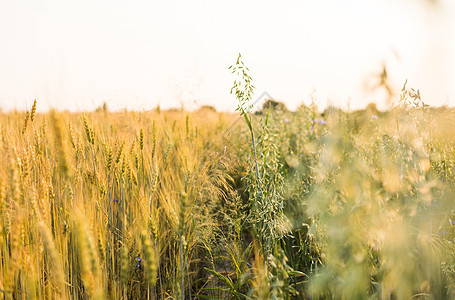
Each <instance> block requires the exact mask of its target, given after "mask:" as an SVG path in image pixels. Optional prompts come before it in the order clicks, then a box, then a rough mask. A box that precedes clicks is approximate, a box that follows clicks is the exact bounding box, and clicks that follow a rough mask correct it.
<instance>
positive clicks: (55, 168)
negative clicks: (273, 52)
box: [0, 91, 455, 299]
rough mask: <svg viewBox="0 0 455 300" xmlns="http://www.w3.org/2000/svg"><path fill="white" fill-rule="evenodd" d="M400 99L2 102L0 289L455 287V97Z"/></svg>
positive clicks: (191, 295)
mask: <svg viewBox="0 0 455 300" xmlns="http://www.w3.org/2000/svg"><path fill="white" fill-rule="evenodd" d="M407 95H408V94H407V93H406V91H404V92H402V100H403V101H402V102H403V103H405V102H406V100H407ZM406 103H408V105H405V106H399V107H396V108H394V109H391V110H389V111H386V112H379V111H377V110H376V109H375V107H374V105H370V106H368V107H367V109H365V110H361V111H354V112H343V111H341V110H337V109H335V108H329V109H326V110H325V111H324V112H323V113H321V112H319V111H318V110H317V108H316V107H315V106H305V105H302V106H301V107H299V108H298V109H297V110H296V111H294V112H290V111H287V110H286V108H285V107H282V106H279V105H276V106H273V105H272V104H273V102H270V101H269V103H268V104H269V105H268V107H267V105H266V106H265V107H264V109H263V110H262V111H261V112H258V113H256V114H249V113H246V112H244V111H243V112H242V114H243V115H244V117H245V118H241V117H239V116H238V114H232V113H231V114H227V113H217V112H215V111H214V110H211V109H210V108H203V109H200V110H198V111H195V112H191V113H190V112H185V111H160V110H159V109H156V110H154V111H150V112H127V111H125V112H118V113H114V112H109V111H107V110H106V109H105V110H102V109H100V110H98V111H96V112H92V113H85V114H82V113H65V112H56V111H50V112H48V113H45V114H43V113H36V105H37V104H36V102H35V104H34V105H33V107H32V108H31V109H30V111H27V112H10V113H2V114H1V115H0V124H1V129H0V130H1V131H0V147H1V149H2V155H1V158H0V164H1V168H0V215H1V226H0V234H1V237H0V249H1V250H0V253H1V261H0V289H1V290H0V291H1V295H2V296H3V298H4V299H35V298H40V299H43V298H53V299H453V297H455V246H454V238H455V202H454V200H453V199H454V195H455V193H454V191H455V190H454V187H455V177H454V172H455V148H454V141H455V130H454V125H455V123H454V121H453V120H455V112H454V111H453V110H451V109H449V108H430V107H418V105H411V102H409V101H408V102H406ZM414 104H415V103H414ZM38 105H39V103H38ZM245 120H247V122H245ZM250 125H251V127H250ZM250 128H251V130H250ZM251 133H254V135H253V136H252V135H251ZM252 137H253V138H252ZM253 141H254V143H253ZM253 146H254V147H253Z"/></svg>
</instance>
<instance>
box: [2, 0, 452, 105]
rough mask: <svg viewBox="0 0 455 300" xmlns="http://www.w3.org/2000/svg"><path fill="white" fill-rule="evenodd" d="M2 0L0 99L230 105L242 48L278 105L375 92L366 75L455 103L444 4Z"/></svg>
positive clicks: (366, 98)
mask: <svg viewBox="0 0 455 300" xmlns="http://www.w3.org/2000/svg"><path fill="white" fill-rule="evenodd" d="M428 2H430V1H424V0H394V1H393V0H307V1H237V0H230V1H223V2H219V1H213V0H212V1H202V0H196V1H176V0H169V1H137V0H134V1H133V0H129V1H115V0H109V1H95V0H92V1H84V0H79V1H63V0H55V1H50V0H47V1H38V0H30V1H16V0H15V1H2V3H1V4H0V107H1V108H2V109H3V110H4V111H5V110H9V109H11V108H19V109H25V108H30V106H31V103H32V102H33V99H34V98H37V100H38V107H39V108H40V109H41V110H45V109H48V108H50V107H53V108H58V109H71V110H85V109H94V108H96V107H97V106H99V105H101V104H102V103H103V102H104V101H106V102H107V103H108V106H109V107H110V108H112V109H121V108H124V107H126V108H128V109H138V110H142V109H146V110H148V109H151V108H153V107H155V106H156V105H157V104H160V105H161V107H179V106H180V104H181V103H183V104H184V106H185V107H186V108H190V109H191V108H194V107H195V106H196V105H202V104H208V105H214V106H215V107H216V108H217V109H219V110H233V109H234V108H235V107H236V102H235V99H234V97H233V96H231V95H230V94H229V91H230V88H231V86H232V83H233V79H234V78H233V77H232V74H230V72H229V71H228V69H227V68H228V67H229V65H231V64H232V63H234V62H235V59H236V58H237V54H238V53H239V52H241V53H242V56H243V58H244V61H245V63H246V65H247V66H249V68H250V70H251V75H252V77H253V80H254V84H255V86H256V88H257V90H256V91H257V92H256V95H257V96H259V95H260V94H261V93H262V92H263V91H267V92H268V93H269V94H271V95H272V96H273V97H274V98H275V99H277V100H281V101H284V102H285V103H286V104H287V105H288V107H290V108H295V107H296V106H297V105H299V104H301V103H302V102H304V103H307V104H308V103H309V101H310V100H309V99H310V96H309V95H310V94H311V93H312V92H313V91H314V90H315V91H316V92H315V93H313V95H314V96H315V101H316V103H317V104H318V105H319V106H320V107H324V106H325V105H326V104H327V103H332V104H335V105H338V106H343V107H347V106H348V105H350V107H351V108H359V107H364V106H365V105H366V104H368V103H369V102H372V101H376V102H377V103H378V105H379V106H380V107H385V103H384V95H383V94H381V93H380V92H376V93H372V92H371V91H368V88H367V86H368V82H371V81H372V78H373V76H375V75H376V74H379V73H380V72H381V71H382V64H383V63H385V64H386V65H387V67H388V71H389V76H390V78H391V82H392V85H393V87H394V88H395V89H396V90H399V89H401V87H402V85H403V83H404V81H405V80H406V79H408V86H409V87H414V88H416V89H417V88H418V89H420V90H421V94H422V97H423V100H424V101H425V102H427V103H429V104H430V105H442V104H449V105H455V54H454V53H455V1H453V0H445V1H444V0H440V1H437V3H438V4H437V5H429V4H428Z"/></svg>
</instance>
